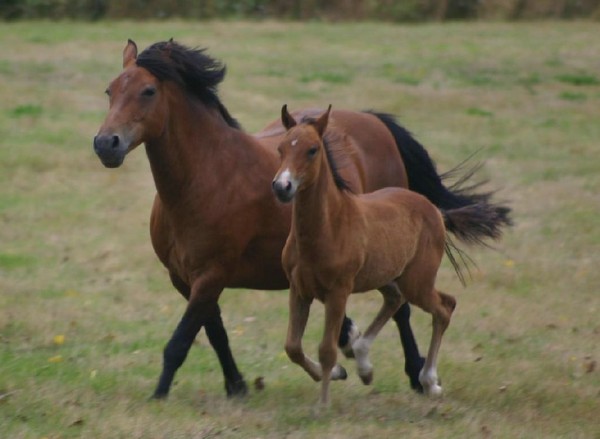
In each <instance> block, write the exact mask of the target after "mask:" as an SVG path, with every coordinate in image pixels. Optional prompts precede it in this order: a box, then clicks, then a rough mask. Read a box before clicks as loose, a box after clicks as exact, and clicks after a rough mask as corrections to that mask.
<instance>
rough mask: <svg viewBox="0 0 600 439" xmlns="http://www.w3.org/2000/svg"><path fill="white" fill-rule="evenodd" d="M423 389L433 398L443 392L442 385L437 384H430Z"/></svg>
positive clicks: (438, 396)
mask: <svg viewBox="0 0 600 439" xmlns="http://www.w3.org/2000/svg"><path fill="white" fill-rule="evenodd" d="M425 391H426V392H427V395H428V396H429V397H430V398H433V399H437V398H440V397H441V396H442V394H443V393H444V389H442V386H439V385H437V384H434V385H432V386H431V387H429V388H428V389H426V390H425Z"/></svg>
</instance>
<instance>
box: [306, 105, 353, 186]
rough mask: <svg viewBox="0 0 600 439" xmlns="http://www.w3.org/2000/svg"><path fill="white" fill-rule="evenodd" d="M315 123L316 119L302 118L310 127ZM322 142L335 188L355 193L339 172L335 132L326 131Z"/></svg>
mask: <svg viewBox="0 0 600 439" xmlns="http://www.w3.org/2000/svg"><path fill="white" fill-rule="evenodd" d="M315 122H316V119H314V118H312V117H308V116H305V117H303V118H302V123H306V124H308V125H314V124H315ZM322 140H323V147H324V149H325V154H326V155H327V163H329V169H330V170H331V175H332V176H333V181H334V182H335V186H336V187H337V188H338V189H339V190H341V191H348V192H353V190H352V188H351V187H350V185H349V184H348V182H347V181H346V180H345V179H344V177H342V176H341V174H340V171H339V170H340V167H339V165H338V162H337V160H336V159H335V151H334V150H333V146H334V145H336V144H339V138H338V136H336V134H335V133H334V132H333V131H325V134H324V135H323V139H322Z"/></svg>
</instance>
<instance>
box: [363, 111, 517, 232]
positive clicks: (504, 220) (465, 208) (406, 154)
mask: <svg viewBox="0 0 600 439" xmlns="http://www.w3.org/2000/svg"><path fill="white" fill-rule="evenodd" d="M371 114H373V115H374V116H377V117H378V118H379V119H380V120H381V121H382V122H383V123H384V124H385V126H386V127H387V128H388V129H389V130H390V132H391V133H392V135H393V136H394V139H395V140H396V144H397V145H398V150H399V151H400V155H401V156H402V160H403V161H404V166H405V168H406V173H407V175H408V187H409V189H411V190H413V191H415V192H418V193H420V194H421V195H424V196H425V197H427V198H428V199H429V200H430V201H431V202H432V203H433V204H435V205H436V206H437V207H438V208H439V209H440V210H441V211H442V212H443V213H444V221H445V223H446V229H447V230H448V231H449V232H451V233H453V234H454V235H455V236H456V237H457V238H458V239H460V240H461V241H463V242H466V243H469V244H471V243H477V244H484V241H485V239H488V238H491V239H494V240H495V239H498V238H500V236H501V235H502V228H503V227H506V226H510V225H511V224H512V221H511V219H510V208H509V207H506V206H502V205H500V204H495V203H492V202H491V197H492V195H493V192H481V193H476V190H477V189H478V188H479V187H480V186H481V184H482V183H470V182H469V180H470V178H471V177H472V176H473V174H474V173H475V172H476V171H477V169H479V166H474V167H473V168H471V169H468V170H466V171H464V174H463V175H462V176H459V177H458V178H457V181H456V183H454V184H453V185H452V186H450V187H446V186H444V179H445V178H448V177H453V178H454V177H457V174H458V173H459V172H463V168H464V164H465V163H464V162H463V163H462V164H460V165H459V166H457V167H456V168H454V169H453V170H451V171H449V172H447V173H445V174H441V175H440V174H438V172H437V170H436V168H435V163H434V162H433V160H432V159H431V157H429V154H428V153H427V151H426V150H425V148H424V147H423V146H422V145H421V144H420V143H419V142H417V141H416V140H415V138H414V137H413V136H412V135H411V134H410V133H409V132H408V131H407V130H406V129H405V128H403V127H402V126H400V125H399V124H398V123H397V122H396V120H395V119H394V117H393V116H391V115H389V114H383V113H374V112H371Z"/></svg>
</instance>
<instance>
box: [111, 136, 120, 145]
mask: <svg viewBox="0 0 600 439" xmlns="http://www.w3.org/2000/svg"><path fill="white" fill-rule="evenodd" d="M111 146H112V147H113V148H116V147H117V146H119V136H117V135H114V136H113V138H112V145H111Z"/></svg>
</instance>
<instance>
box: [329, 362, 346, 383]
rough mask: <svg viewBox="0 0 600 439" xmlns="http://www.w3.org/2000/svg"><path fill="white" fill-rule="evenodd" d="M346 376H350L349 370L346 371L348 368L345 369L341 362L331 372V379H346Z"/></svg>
mask: <svg viewBox="0 0 600 439" xmlns="http://www.w3.org/2000/svg"><path fill="white" fill-rule="evenodd" d="M346 378H348V372H346V369H344V368H343V367H342V366H340V365H339V364H336V365H335V367H334V368H333V371H332V372H331V379H332V380H335V381H338V380H345V379H346Z"/></svg>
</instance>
